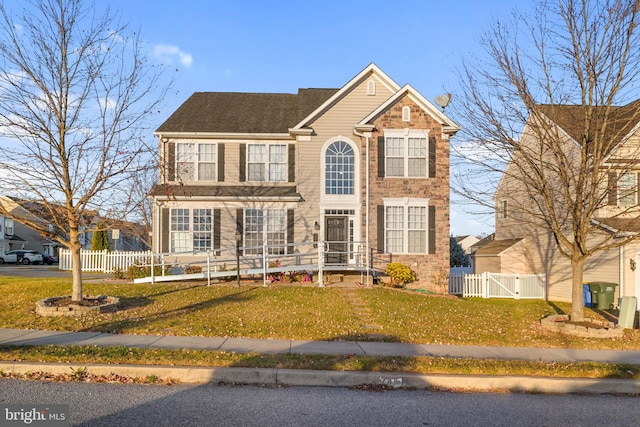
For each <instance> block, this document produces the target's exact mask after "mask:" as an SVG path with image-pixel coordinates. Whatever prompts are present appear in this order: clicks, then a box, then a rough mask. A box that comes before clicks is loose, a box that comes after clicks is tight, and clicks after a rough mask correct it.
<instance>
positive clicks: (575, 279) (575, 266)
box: [571, 256, 585, 321]
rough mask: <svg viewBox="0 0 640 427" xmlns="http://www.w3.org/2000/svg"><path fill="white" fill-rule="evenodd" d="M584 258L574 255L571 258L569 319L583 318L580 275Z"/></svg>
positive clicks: (579, 319)
mask: <svg viewBox="0 0 640 427" xmlns="http://www.w3.org/2000/svg"><path fill="white" fill-rule="evenodd" d="M584 261H585V258H584V257H583V256H577V257H576V256H574V257H573V259H572V260H571V272H572V278H571V320H574V321H581V320H584V303H583V300H582V285H583V284H582V275H583V268H584Z"/></svg>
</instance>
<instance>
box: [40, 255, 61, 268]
mask: <svg viewBox="0 0 640 427" xmlns="http://www.w3.org/2000/svg"><path fill="white" fill-rule="evenodd" d="M56 262H58V257H57V256H55V255H49V254H42V263H43V264H47V265H51V264H53V263H56Z"/></svg>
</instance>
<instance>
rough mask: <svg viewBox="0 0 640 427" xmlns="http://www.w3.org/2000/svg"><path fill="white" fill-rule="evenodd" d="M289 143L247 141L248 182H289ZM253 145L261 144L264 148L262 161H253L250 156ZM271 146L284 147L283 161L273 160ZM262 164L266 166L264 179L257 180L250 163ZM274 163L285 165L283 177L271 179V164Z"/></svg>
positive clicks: (246, 165) (246, 166)
mask: <svg viewBox="0 0 640 427" xmlns="http://www.w3.org/2000/svg"><path fill="white" fill-rule="evenodd" d="M289 145H291V144H287V143H285V142H273V143H264V142H247V143H246V160H245V165H244V166H245V170H246V182H287V181H289ZM252 146H261V147H263V149H264V152H263V153H262V157H263V159H262V161H261V162H251V161H250V160H251V159H250V156H249V150H250V147H252ZM271 147H284V148H283V151H284V159H283V160H282V161H281V162H271V160H270V155H271V152H270V151H271ZM258 164H261V165H263V166H264V169H263V179H261V180H256V179H252V176H251V170H250V168H249V165H258ZM272 165H274V166H275V165H284V171H283V173H282V174H281V176H282V179H273V180H272V179H271V169H272V168H271V166H272Z"/></svg>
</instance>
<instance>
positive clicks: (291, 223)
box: [287, 209, 295, 254]
mask: <svg viewBox="0 0 640 427" xmlns="http://www.w3.org/2000/svg"><path fill="white" fill-rule="evenodd" d="M293 228H294V216H293V209H288V210H287V243H289V244H292V243H294V242H295V239H294V235H293ZM293 251H294V247H293V246H287V253H288V254H292V253H293Z"/></svg>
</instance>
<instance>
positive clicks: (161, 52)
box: [153, 44, 193, 68]
mask: <svg viewBox="0 0 640 427" xmlns="http://www.w3.org/2000/svg"><path fill="white" fill-rule="evenodd" d="M153 54H154V55H155V56H156V58H159V59H160V60H161V61H163V62H169V63H171V62H174V60H175V58H176V57H177V59H178V61H179V62H180V63H181V64H182V65H184V66H185V67H187V68H189V67H191V64H192V63H193V56H191V54H190V53H187V52H183V51H182V50H180V48H179V47H178V46H174V45H169V44H159V45H156V46H154V48H153Z"/></svg>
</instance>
